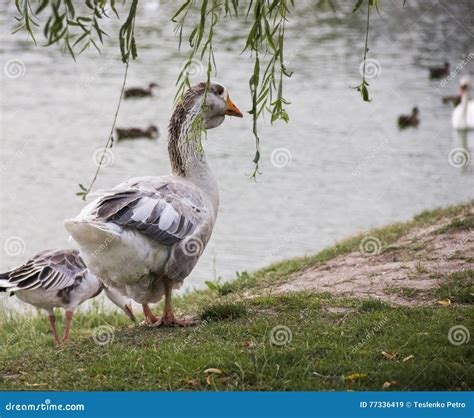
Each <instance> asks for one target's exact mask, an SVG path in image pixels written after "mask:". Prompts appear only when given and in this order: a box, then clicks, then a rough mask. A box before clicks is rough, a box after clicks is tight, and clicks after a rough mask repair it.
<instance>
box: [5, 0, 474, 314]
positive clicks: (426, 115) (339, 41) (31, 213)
mask: <svg viewBox="0 0 474 418" xmlns="http://www.w3.org/2000/svg"><path fill="white" fill-rule="evenodd" d="M334 2H335V3H336V5H337V3H341V4H345V6H344V7H342V8H340V9H338V10H337V11H336V12H332V11H330V10H327V11H323V12H322V11H315V10H313V9H312V8H311V7H310V4H311V3H317V2H316V1H314V2H310V1H309V0H308V1H306V2H304V1H302V2H297V3H299V6H298V9H297V11H296V12H295V14H294V15H293V16H292V18H291V20H290V22H289V28H288V30H287V44H286V55H287V61H288V67H289V68H290V69H291V70H292V71H293V72H294V73H293V76H292V78H291V79H290V80H289V81H288V82H287V84H286V90H287V96H288V98H289V99H290V100H291V101H292V104H291V106H290V107H289V109H288V110H289V113H290V123H288V124H284V123H278V124H276V125H274V126H270V125H269V123H265V122H264V121H262V128H261V138H262V155H263V160H262V175H260V176H259V178H258V181H257V182H254V181H252V180H251V179H250V178H249V174H250V173H251V172H252V170H253V165H252V162H251V160H252V158H253V154H254V142H253V138H252V134H251V118H250V117H249V116H247V117H245V118H244V119H242V120H240V119H228V120H226V121H225V123H224V124H223V125H222V126H221V127H219V128H217V129H215V130H212V131H210V132H209V138H208V141H207V143H206V144H205V148H206V151H207V154H208V160H209V161H210V164H211V166H212V169H213V171H214V172H215V174H216V176H217V178H218V182H219V186H220V201H221V207H220V211H219V217H218V221H217V224H216V227H215V230H214V234H213V237H212V239H211V241H210V243H209V245H208V247H207V249H206V251H205V253H204V255H203V257H202V259H201V260H200V262H199V264H198V265H197V267H196V268H195V270H194V271H193V273H192V274H191V276H190V277H189V278H188V279H187V281H186V286H187V288H188V289H189V288H192V287H199V286H202V285H203V282H204V280H209V279H215V278H217V277H219V276H222V278H223V279H225V280H227V279H232V278H233V277H234V275H235V272H236V271H245V270H247V271H252V270H255V269H257V268H259V267H262V266H264V265H267V264H269V263H271V262H274V261H277V260H281V259H285V258H289V257H294V256H301V255H305V254H312V253H315V252H317V251H318V250H320V249H322V248H323V247H326V246H328V245H331V244H333V243H335V242H336V241H338V240H340V239H341V238H344V237H346V236H348V235H351V234H354V233H356V232H358V231H360V230H362V229H366V228H371V227H375V226H379V225H383V224H387V223H390V222H394V221H403V220H407V219H409V218H410V217H412V216H413V215H414V214H416V213H417V212H419V211H421V210H423V209H426V208H433V207H435V206H443V205H449V204H453V203H458V202H465V201H467V200H468V199H470V198H472V197H473V196H474V193H473V190H474V187H473V186H474V176H473V173H474V165H473V162H472V148H473V147H474V145H473V142H474V133H469V134H468V135H465V136H464V137H460V136H459V135H457V134H456V133H455V132H453V130H452V128H451V124H450V117H451V111H452V109H451V108H450V107H449V106H447V105H443V104H442V103H441V97H442V96H444V95H450V94H455V93H457V91H458V82H459V78H460V76H461V75H462V74H469V73H470V74H471V77H472V75H473V74H474V59H472V61H470V60H469V54H474V10H473V7H474V5H473V3H472V1H470V0H464V1H456V2H448V1H444V2H436V1H435V2H432V1H429V0H424V1H418V2H413V3H414V4H410V5H409V6H407V7H405V8H404V9H403V8H401V7H399V6H400V4H401V3H402V1H392V2H390V1H387V2H385V1H384V2H383V4H384V9H383V11H382V14H381V16H377V15H376V14H374V18H373V26H372V31H371V35H370V52H369V57H370V58H373V59H376V60H377V62H371V65H373V66H372V67H371V68H370V70H371V71H372V70H373V72H371V73H370V75H371V76H373V77H372V78H370V79H369V83H370V93H371V96H372V97H373V101H372V102H371V103H364V102H362V100H361V98H360V96H358V94H357V93H356V92H355V91H354V90H353V89H351V87H353V86H355V85H357V84H358V83H359V64H360V61H361V57H362V49H363V40H364V24H365V22H364V16H363V14H356V15H352V14H351V13H350V7H349V6H350V5H349V4H347V2H342V1H338V0H334ZM140 3H141V9H140V15H139V17H138V19H137V41H138V46H139V59H138V60H136V61H135V62H133V64H132V65H131V67H130V70H129V79H128V85H129V86H132V85H133V86H135V85H138V86H140V85H146V84H148V83H149V82H152V81H153V82H157V83H158V84H159V88H158V89H157V90H156V95H155V97H154V98H151V99H144V100H139V101H134V102H131V101H126V102H124V103H123V106H122V108H121V110H120V113H119V118H118V124H117V125H118V126H124V127H128V126H140V127H145V126H148V125H149V124H152V123H153V124H156V125H158V126H159V128H160V130H161V133H162V134H161V137H160V138H159V140H158V141H149V140H139V141H130V142H127V143H120V144H119V145H117V146H115V147H114V148H113V163H112V164H111V165H110V166H108V167H107V168H105V169H104V170H103V172H102V173H101V174H100V177H99V180H98V182H97V188H109V187H112V186H114V185H115V184H117V183H118V182H121V181H123V180H125V179H127V178H130V177H134V176H140V175H160V174H165V173H167V172H168V171H169V163H168V157H167V151H166V127H167V122H168V118H169V117H170V114H171V110H172V103H173V97H174V93H175V81H176V77H177V74H178V72H179V70H180V68H181V66H182V65H183V62H184V58H185V55H183V54H180V53H178V51H177V40H176V38H175V35H174V32H173V28H174V26H173V23H172V22H170V16H171V15H172V9H173V5H172V2H165V3H167V4H166V5H165V6H160V5H159V3H158V2H153V1H149V2H145V1H141V2H140ZM0 9H1V10H0V28H1V29H0V30H1V37H0V39H1V43H0V50H1V65H2V67H5V65H6V64H7V63H8V62H9V61H11V60H19V61H21V62H22V63H23V64H24V69H25V73H24V74H23V75H21V76H19V77H17V78H12V77H7V75H6V73H5V72H2V73H1V106H2V107H1V122H2V129H1V163H2V190H1V199H0V205H1V206H0V214H1V230H0V242H1V243H2V248H1V254H2V257H1V270H2V271H4V270H6V269H9V268H12V267H14V266H15V265H17V264H19V263H21V262H23V261H24V260H25V259H26V258H27V257H29V256H31V255H33V254H34V253H36V252H38V251H40V250H42V249H46V248H67V247H70V246H72V245H74V244H73V243H72V242H69V241H68V234H67V233H66V231H65V229H64V228H63V225H62V221H63V219H65V218H70V217H72V216H75V215H76V214H77V213H78V212H79V211H80V209H81V208H82V207H83V202H82V201H81V200H80V199H79V198H78V197H77V196H75V192H76V191H77V189H78V187H77V185H78V183H87V182H88V181H89V180H90V178H91V176H92V175H93V172H94V169H95V166H94V161H93V155H94V153H95V152H96V151H97V150H98V149H100V148H101V147H102V146H103V143H104V141H105V139H106V137H107V135H108V131H109V129H110V126H111V123H112V120H113V115H114V109H115V106H116V103H117V100H118V95H119V91H120V86H121V83H122V78H123V71H124V68H123V66H122V65H121V63H120V60H119V59H118V56H117V51H118V46H117V43H116V41H115V33H116V31H117V27H118V26H117V25H118V23H117V22H114V21H112V22H107V23H106V30H108V31H109V32H110V33H111V34H114V35H113V36H111V38H110V40H107V43H106V45H105V46H104V47H103V53H102V55H98V54H97V53H95V52H94V51H89V53H85V54H83V55H82V56H80V57H79V59H78V60H77V62H76V63H75V62H74V61H73V60H72V59H71V58H70V57H68V56H63V55H61V53H60V52H59V51H58V50H57V49H56V48H55V47H48V48H42V47H35V46H34V45H33V44H32V43H31V42H30V41H28V40H26V37H25V35H24V34H23V33H20V34H16V35H11V34H10V32H11V30H12V29H13V27H14V15H15V11H14V9H13V8H9V9H7V7H6V6H5V4H4V3H2V5H1V6H0ZM245 28H247V26H245ZM244 32H245V31H243V26H242V24H241V23H239V22H232V23H231V24H226V25H223V26H222V27H220V28H219V32H218V34H217V35H218V40H217V41H216V42H217V44H216V61H217V65H218V74H217V78H218V79H219V80H220V81H222V82H223V83H224V84H225V85H226V86H227V87H228V89H229V91H230V93H231V95H232V98H233V100H234V102H235V103H236V104H237V105H238V106H239V107H240V108H241V109H246V110H248V109H249V108H250V96H249V92H248V78H249V75H250V71H251V68H252V61H251V59H250V58H249V57H248V55H246V54H245V53H244V54H240V52H241V50H242V47H243V45H244V43H245V39H244ZM466 57H468V58H466ZM444 61H449V62H450V63H451V65H452V68H453V69H454V68H455V67H456V66H457V65H459V64H460V63H462V62H464V64H463V68H462V69H459V70H456V71H455V73H454V74H453V77H451V78H450V79H449V80H446V82H445V83H440V81H430V80H429V79H428V71H427V68H426V67H427V66H429V65H434V64H442V63H443V62H444ZM197 71H198V72H199V68H198V69H197ZM203 77H204V76H201V77H198V78H196V79H195V80H196V81H199V79H202V78H203ZM473 78H474V77H473ZM414 105H417V106H418V107H419V108H420V117H421V124H420V126H419V127H418V128H417V129H407V130H405V131H403V132H400V131H399V130H398V128H397V125H396V120H397V117H398V115H399V114H401V113H408V112H409V111H410V109H411V108H412V107H413V106H414ZM279 149H283V150H279ZM454 149H458V150H456V151H455V152H461V153H462V156H464V157H465V156H470V157H471V162H470V164H468V165H467V166H464V167H456V164H455V163H453V162H452V161H451V164H450V163H449V158H448V156H449V155H450V152H451V153H452V152H453V150H454ZM459 149H460V150H459ZM280 152H281V153H280ZM272 153H273V156H274V157H275V158H274V162H275V161H276V164H272V160H271V155H272ZM451 155H452V154H451ZM280 165H283V167H280ZM18 243H19V245H16V246H15V244H18ZM10 300H13V298H12V299H10ZM4 303H5V300H4ZM8 304H9V305H10V306H11V305H13V303H12V302H8Z"/></svg>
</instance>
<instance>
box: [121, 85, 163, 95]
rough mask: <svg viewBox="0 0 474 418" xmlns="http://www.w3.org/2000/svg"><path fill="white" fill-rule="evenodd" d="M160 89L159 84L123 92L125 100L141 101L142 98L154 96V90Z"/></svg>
mask: <svg viewBox="0 0 474 418" xmlns="http://www.w3.org/2000/svg"><path fill="white" fill-rule="evenodd" d="M155 87H158V84H155V83H150V84H149V86H148V88H146V89H144V88H141V87H132V88H129V89H126V90H125V91H124V92H123V97H124V99H139V98H142V97H151V96H153V88H155Z"/></svg>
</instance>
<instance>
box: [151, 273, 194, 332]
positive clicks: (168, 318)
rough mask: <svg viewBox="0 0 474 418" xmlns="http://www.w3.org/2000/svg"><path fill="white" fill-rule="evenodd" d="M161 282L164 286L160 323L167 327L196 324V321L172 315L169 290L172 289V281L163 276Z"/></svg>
mask: <svg viewBox="0 0 474 418" xmlns="http://www.w3.org/2000/svg"><path fill="white" fill-rule="evenodd" d="M163 283H164V287H165V309H164V311H163V316H162V318H161V324H162V325H164V326H167V327H190V326H193V325H196V321H194V320H191V319H177V318H176V317H175V316H174V312H173V307H172V305H171V292H172V290H173V282H172V281H171V280H170V279H168V278H167V277H164V278H163ZM161 324H160V325H161Z"/></svg>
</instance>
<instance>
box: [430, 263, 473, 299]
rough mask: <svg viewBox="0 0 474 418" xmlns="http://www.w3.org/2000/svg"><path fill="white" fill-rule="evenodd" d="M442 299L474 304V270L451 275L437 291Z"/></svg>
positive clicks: (437, 294)
mask: <svg viewBox="0 0 474 418" xmlns="http://www.w3.org/2000/svg"><path fill="white" fill-rule="evenodd" d="M436 296H437V297H438V298H440V299H449V300H451V301H452V302H457V303H466V304H473V303H474V270H464V271H460V272H455V273H452V274H450V275H449V276H448V277H447V279H446V280H443V282H442V283H441V285H440V286H439V288H438V289H437V291H436Z"/></svg>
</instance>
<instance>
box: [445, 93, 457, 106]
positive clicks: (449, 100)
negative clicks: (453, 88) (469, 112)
mask: <svg viewBox="0 0 474 418" xmlns="http://www.w3.org/2000/svg"><path fill="white" fill-rule="evenodd" d="M441 101H442V102H443V104H449V103H451V104H452V105H453V106H454V107H456V106H457V105H458V104H459V103H461V96H460V95H457V94H456V95H454V96H444V97H442V98H441Z"/></svg>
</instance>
